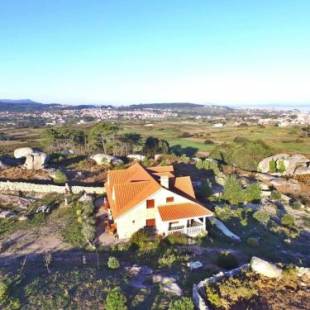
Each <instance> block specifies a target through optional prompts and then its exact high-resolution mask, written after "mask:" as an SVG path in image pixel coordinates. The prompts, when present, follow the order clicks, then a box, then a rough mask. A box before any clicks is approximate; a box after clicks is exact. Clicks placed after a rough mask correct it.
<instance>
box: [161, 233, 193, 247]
mask: <svg viewBox="0 0 310 310" xmlns="http://www.w3.org/2000/svg"><path fill="white" fill-rule="evenodd" d="M165 240H166V241H167V242H168V243H169V244H170V245H175V244H179V245H184V244H188V237H187V236H186V235H185V234H182V233H174V234H170V235H168V236H167V237H166V238H165Z"/></svg>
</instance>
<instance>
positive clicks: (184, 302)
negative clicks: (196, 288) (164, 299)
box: [168, 297, 194, 310]
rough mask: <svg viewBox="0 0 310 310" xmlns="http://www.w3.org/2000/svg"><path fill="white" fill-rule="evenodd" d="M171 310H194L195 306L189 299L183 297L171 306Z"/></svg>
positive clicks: (174, 301) (172, 302) (171, 303)
mask: <svg viewBox="0 0 310 310" xmlns="http://www.w3.org/2000/svg"><path fill="white" fill-rule="evenodd" d="M168 309H169V310H194V304H193V302H192V300H191V299H190V298H188V297H181V298H179V299H177V300H173V301H171V302H170V304H169V308H168Z"/></svg>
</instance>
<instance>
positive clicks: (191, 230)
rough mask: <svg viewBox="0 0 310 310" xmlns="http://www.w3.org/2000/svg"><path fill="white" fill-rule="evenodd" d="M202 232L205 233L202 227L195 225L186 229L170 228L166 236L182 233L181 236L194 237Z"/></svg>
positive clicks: (179, 227)
mask: <svg viewBox="0 0 310 310" xmlns="http://www.w3.org/2000/svg"><path fill="white" fill-rule="evenodd" d="M203 231H205V229H204V225H203V224H199V225H197V223H195V225H193V226H188V227H185V226H176V227H171V228H169V230H168V235H170V234H175V233H182V234H186V235H189V236H192V237H195V236H197V235H199V234H200V233H201V232H203Z"/></svg>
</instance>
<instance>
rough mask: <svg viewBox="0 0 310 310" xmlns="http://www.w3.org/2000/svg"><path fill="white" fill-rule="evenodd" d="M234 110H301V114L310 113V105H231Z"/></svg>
mask: <svg viewBox="0 0 310 310" xmlns="http://www.w3.org/2000/svg"><path fill="white" fill-rule="evenodd" d="M229 106H232V107H234V108H240V109H266V110H277V111H289V110H299V111H301V112H310V103H309V104H293V103H292V104H257V105H255V104H251V105H250V104H249V105H247V104H232V105H229Z"/></svg>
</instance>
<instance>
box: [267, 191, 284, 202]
mask: <svg viewBox="0 0 310 310" xmlns="http://www.w3.org/2000/svg"><path fill="white" fill-rule="evenodd" d="M270 199H272V200H280V199H281V193H280V192H278V191H276V190H274V191H272V192H271V195H270Z"/></svg>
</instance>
